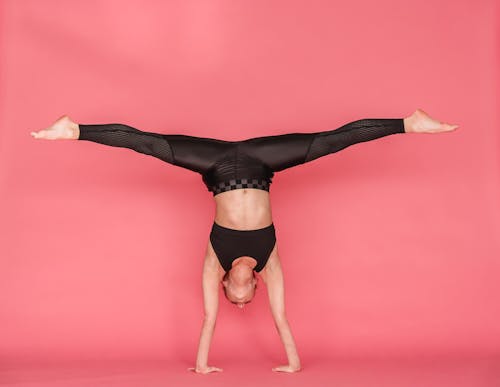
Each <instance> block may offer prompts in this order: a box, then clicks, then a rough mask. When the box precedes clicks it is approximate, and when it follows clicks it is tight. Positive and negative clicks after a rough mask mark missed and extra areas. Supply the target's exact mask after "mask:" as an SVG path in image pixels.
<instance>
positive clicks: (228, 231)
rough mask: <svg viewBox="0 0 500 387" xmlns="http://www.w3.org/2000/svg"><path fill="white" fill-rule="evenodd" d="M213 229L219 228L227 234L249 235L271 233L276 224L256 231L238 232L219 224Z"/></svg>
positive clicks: (213, 226) (214, 225) (214, 224)
mask: <svg viewBox="0 0 500 387" xmlns="http://www.w3.org/2000/svg"><path fill="white" fill-rule="evenodd" d="M212 228H217V229H219V230H221V231H223V232H225V233H233V234H240V235H241V234H248V233H252V232H254V233H256V232H266V231H269V230H271V229H274V223H271V224H270V225H269V226H266V227H262V228H256V229H253V230H236V229H234V228H227V227H224V226H221V225H220V224H217V223H215V222H214V223H213V225H212Z"/></svg>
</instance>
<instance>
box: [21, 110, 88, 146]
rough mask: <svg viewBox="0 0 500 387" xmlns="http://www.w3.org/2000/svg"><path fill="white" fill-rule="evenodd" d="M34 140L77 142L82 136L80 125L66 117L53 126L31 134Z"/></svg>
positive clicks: (59, 119)
mask: <svg viewBox="0 0 500 387" xmlns="http://www.w3.org/2000/svg"><path fill="white" fill-rule="evenodd" d="M30 134H31V135H32V136H33V137H34V138H37V139H45V140H76V139H78V137H79V135H80V130H79V128H78V124H76V123H75V122H73V121H71V119H70V118H69V117H68V116H67V115H64V116H62V117H60V118H58V119H57V121H55V122H54V123H53V124H52V125H51V126H49V127H48V128H46V129H42V130H40V131H38V132H31V133H30Z"/></svg>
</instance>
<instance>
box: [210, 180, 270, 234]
mask: <svg viewBox="0 0 500 387" xmlns="http://www.w3.org/2000/svg"><path fill="white" fill-rule="evenodd" d="M214 200H215V204H216V210H215V222H216V223H217V224H219V225H221V226H223V227H227V228H233V229H236V230H254V229H257V228H263V227H266V226H269V225H270V224H271V223H272V213H271V201H270V197H269V192H268V191H265V190H261V189H255V188H244V189H235V190H231V191H226V192H222V193H220V194H218V195H215V196H214Z"/></svg>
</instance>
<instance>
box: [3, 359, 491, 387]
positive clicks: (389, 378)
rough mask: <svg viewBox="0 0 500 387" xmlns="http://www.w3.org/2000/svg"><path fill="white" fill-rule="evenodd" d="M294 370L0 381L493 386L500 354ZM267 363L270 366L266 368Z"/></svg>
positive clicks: (82, 368)
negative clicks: (282, 372) (285, 372)
mask: <svg viewBox="0 0 500 387" xmlns="http://www.w3.org/2000/svg"><path fill="white" fill-rule="evenodd" d="M304 363H305V364H304V369H303V370H302V371H301V372H298V373H295V374H281V373H280V374H277V373H273V372H272V371H270V366H271V364H270V363H265V362H263V361H260V362H255V363H245V364H243V362H241V361H238V360H226V361H224V365H225V367H226V369H224V371H223V372H222V373H213V374H208V375H198V374H194V373H191V372H188V371H185V369H186V368H188V367H189V366H190V365H189V364H188V363H187V362H183V361H179V360H174V361H167V360H164V361H158V360H157V361H135V362H134V361H129V360H128V361H119V360H116V361H101V362H97V361H93V362H92V361H75V362H65V363H58V362H57V361H50V362H46V363H42V362H33V363H30V364H24V365H21V364H17V365H16V364H12V363H10V364H5V363H4V364H3V365H2V366H1V373H0V384H1V385H9V386H16V387H31V386H37V387H42V386H43V387H59V386H61V387H63V386H64V387H88V386H108V387H115V386H116V387H160V386H238V387H246V386H261V387H267V386H273V387H274V386H311V387H312V386H338V387H344V386H345V387H358V386H359V387H372V386H373V387H407V386H408V387H410V386H411V387H417V386H418V387H498V386H500V358H498V357H496V358H493V357H489V358H488V357H466V356H464V357H453V358H450V357H426V358H412V359H409V358H406V359H404V358H387V359H374V358H371V359H370V358H364V359H347V358H332V359H306V361H305V362H304ZM268 368H269V370H268Z"/></svg>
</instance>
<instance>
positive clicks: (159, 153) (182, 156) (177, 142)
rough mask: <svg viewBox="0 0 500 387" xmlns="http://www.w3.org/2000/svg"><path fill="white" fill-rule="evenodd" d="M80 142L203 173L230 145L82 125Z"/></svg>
mask: <svg viewBox="0 0 500 387" xmlns="http://www.w3.org/2000/svg"><path fill="white" fill-rule="evenodd" d="M78 126H79V130H80V134H79V137H78V139H79V140H87V141H93V142H97V143H100V144H105V145H110V146H115V147H122V148H129V149H132V150H134V151H136V152H138V153H143V154H147V155H150V156H153V157H156V158H159V159H161V160H163V161H165V162H167V163H170V164H173V165H176V166H179V167H182V168H186V169H189V170H191V171H195V172H199V173H204V172H205V171H206V170H207V168H209V167H210V166H211V165H212V164H213V163H214V162H215V161H216V160H217V157H218V156H219V155H220V154H221V153H223V152H224V151H225V150H226V149H228V148H229V147H230V143H229V142H226V141H222V140H218V139H213V138H205V137H195V136H187V135H182V134H161V133H153V132H145V131H142V130H138V129H135V128H133V127H131V126H128V125H123V124H97V125H85V124H79V125H78Z"/></svg>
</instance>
